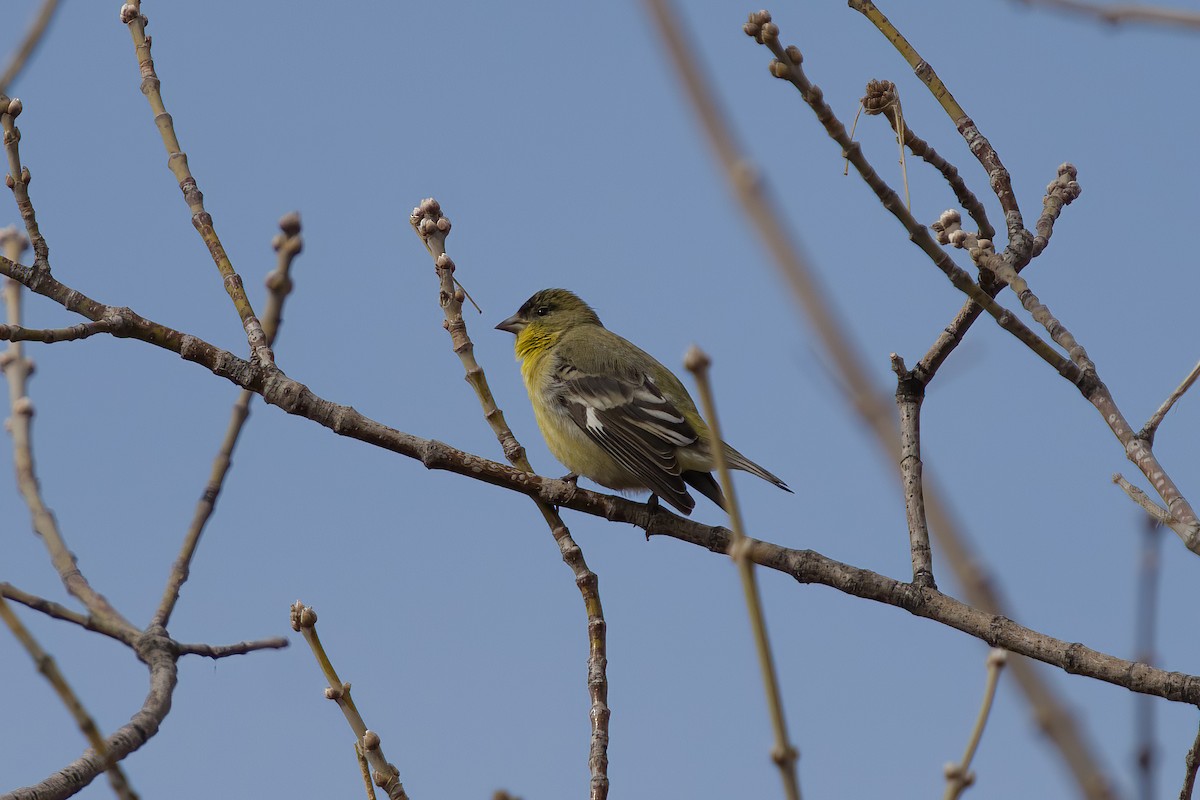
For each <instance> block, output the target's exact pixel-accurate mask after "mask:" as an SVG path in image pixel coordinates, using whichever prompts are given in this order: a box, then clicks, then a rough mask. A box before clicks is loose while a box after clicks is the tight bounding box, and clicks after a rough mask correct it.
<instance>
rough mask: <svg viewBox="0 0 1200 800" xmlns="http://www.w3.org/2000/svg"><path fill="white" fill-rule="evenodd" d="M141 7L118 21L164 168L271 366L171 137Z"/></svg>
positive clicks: (254, 349) (131, 5)
mask: <svg viewBox="0 0 1200 800" xmlns="http://www.w3.org/2000/svg"><path fill="white" fill-rule="evenodd" d="M141 5H142V4H141V0H130V2H128V3H126V4H125V5H123V6H121V22H122V23H123V24H125V25H126V26H128V28H129V33H130V35H131V36H132V37H133V45H134V53H135V55H136V56H137V60H138V69H139V70H140V71H141V75H142V84H141V89H142V94H144V95H145V96H146V99H147V100H148V101H149V102H150V110H151V111H152V112H153V113H154V124H155V126H156V127H157V128H158V132H159V134H161V136H162V141H163V145H164V146H165V147H166V148H167V166H168V167H169V168H170V170H171V172H172V174H174V176H175V179H176V180H177V181H178V182H179V188H180V190H181V191H182V192H183V199H184V201H185V202H186V203H187V204H188V209H190V210H191V212H192V226H193V227H195V229H196V231H197V232H198V233H199V234H200V238H201V239H203V240H204V245H205V246H206V247H207V248H208V252H209V253H210V254H211V255H212V259H213V263H215V264H216V266H217V271H218V272H220V273H221V279H222V282H223V283H224V285H225V291H226V292H227V293H228V294H229V299H230V300H232V301H233V306H234V308H235V309H237V313H238V317H240V318H241V320H242V328H243V330H245V332H246V341H247V342H249V344H250V352H251V353H252V354H253V356H254V357H255V358H256V359H258V361H259V363H261V364H264V365H266V364H274V363H275V356H274V354H273V353H272V352H271V345H270V343H269V342H268V341H267V335H266V332H265V331H264V330H263V326H262V323H261V322H259V319H258V317H257V316H256V315H255V313H254V306H253V305H251V303H250V298H248V297H247V296H246V290H245V288H244V287H243V286H242V278H241V276H240V275H238V274H237V272H236V271H235V270H234V268H233V263H232V262H231V261H230V260H229V256H228V254H227V253H226V252H225V246H224V245H223V244H221V239H220V237H219V236H217V232H216V230H215V229H214V228H213V219H212V215H211V214H209V213H208V211H206V210H205V208H204V194H203V193H202V192H201V191H200V187H199V186H197V185H196V178H195V177H194V176H193V175H192V171H191V170H190V169H189V168H188V160H187V154H186V153H184V152H183V150H182V148H181V147H180V145H179V139H178V137H177V136H176V135H175V123H174V121H173V120H172V118H171V115H170V114H168V113H167V109H166V106H165V105H164V103H163V97H162V91H161V89H162V82H161V81H160V80H159V78H158V75H157V74H156V73H155V71H154V60H153V59H152V58H151V57H150V37H148V36H146V25H147V24H149V23H148V21H147V20H146V17H144V16H143V15H142V10H141Z"/></svg>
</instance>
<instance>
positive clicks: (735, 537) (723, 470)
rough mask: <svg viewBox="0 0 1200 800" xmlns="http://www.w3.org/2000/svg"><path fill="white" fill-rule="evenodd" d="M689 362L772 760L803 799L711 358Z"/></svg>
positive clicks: (695, 350)
mask: <svg viewBox="0 0 1200 800" xmlns="http://www.w3.org/2000/svg"><path fill="white" fill-rule="evenodd" d="M683 363H684V366H685V367H687V369H688V371H689V372H691V373H692V375H694V376H695V378H696V388H697V389H698V390H699V392H700V402H701V404H702V406H703V408H704V416H705V418H706V419H707V421H708V427H709V428H710V429H711V432H712V451H713V461H714V462H716V468H717V475H718V476H719V477H720V479H721V491H722V492H724V494H725V504H726V506H727V507H728V510H729V527H730V528H731V529H732V533H731V535H730V537H729V556H730V558H732V559H733V563H734V564H735V565H736V566H737V570H738V574H739V575H740V576H741V579H742V593H743V594H744V595H745V598H746V610H747V611H748V612H749V614H750V630H751V632H752V633H753V634H754V649H755V651H756V652H757V654H758V665H759V668H760V670H761V671H762V679H763V689H764V691H765V692H766V694H767V710H768V712H769V713H770V715H771V729H772V731H773V732H774V734H775V746H774V748H773V749H772V750H771V760H772V761H774V762H775V765H776V766H778V767H779V774H780V778H781V779H782V780H783V793H784V796H785V797H787V798H788V800H800V781H799V779H798V778H797V777H796V761H797V760H799V758H800V753H799V752H798V751H797V750H796V748H795V746H794V745H793V744H792V742H791V740H790V739H789V738H788V732H787V719H786V718H785V717H784V714H783V697H782V694H781V693H780V690H779V675H778V673H777V671H776V669H775V658H774V656H773V655H772V654H771V640H770V638H769V637H768V636H767V620H766V616H765V615H764V614H763V610H762V597H761V596H760V595H759V592H758V579H757V578H756V577H755V574H754V561H753V560H752V559H751V557H750V551H751V550H753V549H754V545H755V541H754V540H753V539H751V538H750V537H748V536H747V535H746V533H745V525H744V524H743V522H742V511H741V508H740V507H739V506H738V501H737V492H736V491H735V490H734V487H733V478H731V477H730V475H729V463H728V462H727V461H726V460H725V442H724V440H723V439H722V438H721V423H720V420H719V419H718V418H717V402H716V400H715V399H714V397H713V390H712V385H711V384H710V383H709V379H708V368H709V367H710V366H711V365H712V359H710V358H709V357H708V354H707V353H705V352H703V351H702V350H701V349H700V348H699V347H696V345H692V346H691V347H690V348H689V349H688V351H687V354H686V355H685V356H684V357H683Z"/></svg>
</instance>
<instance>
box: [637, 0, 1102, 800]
mask: <svg viewBox="0 0 1200 800" xmlns="http://www.w3.org/2000/svg"><path fill="white" fill-rule="evenodd" d="M647 2H648V3H649V6H650V8H651V10H652V12H653V16H654V19H655V22H656V23H657V25H658V33H659V36H660V38H661V39H662V40H663V41H665V42H666V44H667V49H668V51H669V52H670V54H671V59H672V62H673V63H674V65H675V67H676V70H677V72H678V74H679V76H680V77H681V79H682V81H683V84H684V86H685V88H686V91H687V95H688V97H689V99H690V100H691V101H692V105H693V107H694V108H695V109H696V111H697V115H698V116H699V117H700V119H701V121H702V122H703V126H704V129H705V132H706V134H707V135H708V138H709V140H710V142H711V143H712V144H713V146H714V150H716V151H717V155H718V158H719V160H720V163H721V165H722V167H723V168H724V171H725V174H726V175H727V176H728V177H729V179H730V182H731V183H732V184H733V188H734V190H735V193H736V194H737V197H738V199H739V200H740V201H741V203H742V206H743V208H744V210H745V211H746V213H747V216H748V217H749V219H750V220H751V222H752V223H753V224H754V225H755V226H756V227H757V228H758V230H759V233H760V235H761V236H762V238H763V241H764V242H765V243H766V244H767V247H768V249H769V250H770V252H771V254H772V256H774V258H775V260H776V263H777V265H778V266H779V268H780V270H781V271H782V272H783V274H784V276H785V278H786V279H787V280H788V282H789V284H790V285H791V286H792V288H793V290H794V291H795V293H796V294H797V300H798V302H799V303H800V305H801V307H802V308H803V309H804V310H805V311H806V313H807V315H808V320H809V322H810V324H811V325H812V326H813V328H814V329H815V330H816V331H817V333H818V335H819V336H820V337H821V340H822V343H823V344H824V345H825V346H826V348H827V349H828V350H829V352H830V354H831V359H830V362H831V363H833V364H835V365H837V367H838V370H839V372H840V374H841V377H842V379H843V382H844V383H845V384H846V385H847V386H848V387H849V390H850V393H851V397H852V398H853V406H854V408H855V409H856V410H857V411H858V412H859V413H860V414H861V415H862V417H863V418H864V420H865V421H866V422H867V424H868V426H869V428H870V429H871V430H872V432H873V433H874V434H875V435H876V438H877V440H878V442H879V445H880V447H881V449H882V450H883V451H884V453H885V454H886V457H887V458H888V459H889V460H890V461H891V462H892V463H896V462H897V461H898V460H899V456H900V443H899V437H898V436H897V435H896V430H895V424H894V422H893V420H892V418H891V415H890V414H889V413H888V408H887V404H886V403H885V402H883V401H882V399H881V398H880V397H879V394H878V392H876V391H875V388H874V386H873V384H872V382H871V379H870V377H869V373H868V371H867V370H866V369H865V367H864V366H863V365H862V362H861V359H860V358H859V357H858V354H857V353H856V352H855V351H854V350H853V349H852V348H851V347H850V345H849V343H848V339H849V337H847V336H844V335H843V334H842V331H843V330H844V327H843V326H842V325H840V324H838V323H836V322H835V321H834V315H833V312H832V310H831V304H830V302H829V301H828V300H827V299H826V298H825V297H824V294H823V293H822V292H821V291H820V289H819V287H818V285H817V282H816V280H815V278H814V277H813V276H812V275H811V272H810V269H809V267H808V264H807V262H806V261H805V259H803V258H802V257H801V255H800V252H799V247H798V246H797V245H796V244H795V243H794V242H793V240H792V238H791V237H790V236H789V235H788V234H787V232H786V230H787V229H786V227H785V225H784V224H783V220H782V218H781V215H780V213H779V211H778V208H777V206H776V205H775V204H774V203H772V202H770V200H769V195H768V193H767V190H766V188H765V186H764V183H765V181H764V180H763V179H762V178H761V177H760V176H757V175H756V174H755V173H753V172H752V171H751V170H749V169H748V168H747V167H746V166H745V162H744V161H743V159H742V157H741V155H740V153H739V149H738V147H737V146H736V143H735V140H734V137H733V133H732V131H730V130H729V127H728V124H727V123H726V121H725V118H724V115H723V114H721V112H720V109H719V106H718V104H717V102H716V99H715V98H714V97H713V96H712V90H711V83H710V82H708V81H706V80H704V79H703V77H702V74H703V73H702V65H701V60H700V58H699V56H698V54H697V53H696V52H694V50H693V48H691V47H690V46H689V45H688V43H687V41H686V39H685V37H684V36H683V35H682V34H681V33H680V31H679V30H678V28H679V26H680V20H679V18H678V16H677V15H676V14H674V13H672V11H671V10H670V5H669V0H647ZM743 30H744V31H745V32H746V34H747V35H749V36H752V37H753V38H755V40H756V41H759V42H762V43H763V44H764V45H766V46H767V47H768V48H769V49H770V50H771V52H772V53H774V54H775V56H776V64H774V65H772V74H774V75H777V76H780V77H785V78H787V79H788V80H790V81H791V82H792V83H793V84H795V85H796V87H797V88H798V89H800V91H801V94H802V96H803V97H804V99H805V101H806V102H808V103H809V105H810V106H812V107H813V109H814V111H816V112H817V118H818V120H820V121H821V122H822V123H823V124H824V125H825V127H826V131H827V132H829V133H830V135H831V136H834V135H835V134H836V136H835V138H836V139H837V141H838V142H839V143H842V150H843V152H844V153H848V154H850V156H851V160H852V162H853V163H855V168H856V169H859V170H860V174H863V176H864V178H866V177H868V175H870V176H873V177H875V178H877V175H875V172H874V170H873V169H872V168H871V167H870V165H869V164H867V162H866V160H865V159H864V158H863V157H862V153H861V148H860V147H858V145H857V144H854V143H852V142H850V141H849V140H848V138H847V137H846V134H845V128H844V126H842V124H841V123H840V122H839V121H838V120H837V118H836V116H835V115H834V114H833V111H832V109H830V108H829V107H828V105H827V104H826V103H824V101H823V99H822V95H821V92H820V90H819V89H817V88H816V87H815V86H813V85H812V84H811V83H809V82H808V79H807V78H806V77H805V76H804V73H803V71H802V70H801V69H800V61H801V60H802V56H801V54H800V51H799V49H798V48H795V47H789V48H786V49H785V48H784V47H783V46H782V45H781V44H780V41H779V28H778V26H777V25H775V24H774V23H773V22H771V18H770V14H768V13H766V12H760V13H758V14H752V15H751V17H750V19H749V21H748V22H747V24H746V25H745V26H744V28H743ZM751 175H753V176H754V177H753V179H751V177H750V176H751ZM880 183H882V181H880ZM888 192H889V193H890V195H889V201H888V203H886V204H885V205H887V207H888V209H889V210H890V211H891V212H892V214H893V215H895V216H897V217H898V218H903V217H904V216H905V215H907V216H908V217H911V214H908V213H907V211H906V210H905V209H904V208H903V205H902V204H900V203H899V202H898V198H896V199H894V200H893V199H892V198H895V192H893V191H891V190H890V189H888ZM1018 221H1019V220H1018ZM911 223H912V224H911V227H910V226H909V224H907V223H906V229H907V230H909V231H910V233H911V234H912V236H913V237H914V241H916V239H917V238H918V237H925V238H926V239H929V242H928V244H929V246H931V247H932V248H933V250H934V252H933V253H931V257H932V256H936V258H937V260H935V263H939V262H940V261H944V262H945V263H946V264H947V265H948V266H947V268H946V270H945V271H946V274H947V275H948V276H951V277H952V280H954V277H953V276H955V275H957V273H959V272H962V270H960V269H959V268H958V267H957V266H956V265H954V264H953V262H952V261H951V260H950V258H949V257H948V256H947V255H946V254H945V253H944V252H943V251H941V248H940V247H939V246H938V245H937V244H936V243H935V242H933V241H932V238H931V237H929V236H928V232H927V231H926V230H925V227H924V226H922V225H920V224H917V223H916V221H915V220H911ZM1010 224H1011V223H1010ZM939 267H941V263H939ZM960 278H961V276H960ZM960 282H962V281H961V279H959V280H955V286H956V287H957V286H959V285H960ZM969 287H973V289H969ZM963 288H964V291H968V289H969V294H970V296H971V299H972V300H975V301H976V302H978V303H980V304H981V305H984V306H985V308H989V310H992V309H995V310H996V314H997V319H998V321H1000V319H1001V318H1002V317H1011V314H1009V313H1008V312H1007V311H1004V310H1003V309H1000V308H999V307H998V306H996V304H995V303H994V301H992V300H991V299H990V298H989V297H987V295H985V294H982V291H981V290H980V289H979V287H978V284H976V283H975V282H974V281H972V280H970V278H969V277H967V278H966V281H965V284H964V287H963ZM1019 327H1020V328H1024V326H1023V325H1022V326H1019ZM1005 329H1006V330H1013V331H1014V332H1015V331H1016V330H1018V329H1017V328H1010V327H1007V326H1006V327H1005ZM1024 334H1025V335H1026V338H1022V341H1024V342H1026V343H1027V344H1029V345H1030V347H1031V349H1033V350H1034V352H1037V353H1038V354H1039V356H1041V357H1042V358H1044V359H1045V360H1047V361H1048V362H1049V363H1052V364H1055V365H1056V368H1058V369H1059V370H1060V372H1061V373H1062V374H1063V375H1068V374H1071V375H1077V374H1078V373H1079V370H1078V368H1077V367H1075V366H1074V365H1073V364H1071V363H1070V361H1068V360H1066V359H1064V358H1063V357H1062V356H1061V355H1060V354H1059V353H1057V352H1056V351H1053V350H1052V349H1051V348H1050V346H1049V345H1048V344H1047V343H1045V342H1044V341H1042V340H1041V339H1040V338H1039V337H1037V336H1036V334H1034V333H1033V332H1032V331H1029V330H1028V329H1024ZM1028 337H1031V338H1028ZM931 484H932V481H926V496H925V500H926V513H927V514H928V516H929V521H930V527H931V528H932V533H933V534H934V535H935V536H937V538H938V543H939V547H940V548H941V552H942V553H943V555H944V556H945V557H946V559H947V561H948V562H949V563H950V564H951V566H952V568H953V569H954V571H955V574H956V575H957V577H958V579H959V582H960V583H961V584H962V586H963V589H964V591H965V592H966V595H967V598H968V600H969V602H970V603H971V605H972V606H975V607H976V608H979V609H980V610H983V611H985V612H988V613H992V614H998V615H1000V614H1003V613H1004V612H1003V608H1004V606H1005V604H1004V603H1003V602H1002V601H1001V599H1000V596H999V592H998V591H997V590H996V589H995V585H994V581H992V580H991V579H990V577H989V576H987V575H986V573H985V572H984V570H983V568H982V566H981V562H980V560H979V559H978V558H977V557H975V556H974V555H973V554H972V553H971V552H970V548H969V546H968V544H967V542H966V539H965V537H964V536H963V535H962V534H961V533H960V532H959V526H958V525H957V524H956V522H955V520H954V518H953V516H952V514H951V513H950V510H949V508H947V507H946V506H944V505H943V504H942V503H941V501H940V496H939V494H938V492H936V491H935V490H934V489H933V486H932V485H931ZM1012 669H1013V674H1014V676H1015V677H1016V679H1017V682H1018V684H1019V685H1020V686H1021V688H1022V690H1023V693H1024V694H1025V697H1026V699H1027V701H1028V703H1029V706H1030V708H1031V709H1032V710H1033V712H1034V714H1035V715H1036V717H1037V719H1038V722H1039V723H1040V724H1041V725H1042V727H1043V729H1044V730H1045V731H1046V733H1047V734H1048V735H1049V737H1050V739H1051V741H1053V742H1054V744H1055V745H1056V746H1057V747H1058V748H1059V751H1060V753H1061V755H1062V757H1063V759H1064V761H1066V762H1067V764H1068V765H1069V766H1070V768H1071V770H1072V773H1073V774H1074V776H1075V778H1076V781H1077V782H1078V784H1079V786H1080V787H1081V788H1082V789H1083V790H1084V792H1085V794H1086V795H1087V796H1088V797H1089V798H1095V799H1097V800H1098V799H1099V798H1108V797H1110V796H1111V790H1110V789H1109V782H1108V780H1107V778H1106V777H1105V776H1104V773H1103V772H1102V771H1101V768H1100V764H1099V761H1098V760H1097V759H1096V757H1095V756H1094V754H1093V753H1092V752H1091V748H1090V746H1089V745H1088V743H1087V742H1086V740H1085V739H1084V737H1083V734H1082V732H1081V731H1080V730H1079V729H1078V727H1077V726H1076V724H1075V721H1074V719H1073V718H1072V717H1071V715H1070V713H1069V712H1068V710H1067V709H1066V707H1065V706H1063V704H1062V703H1061V702H1060V701H1059V700H1058V698H1057V697H1056V696H1055V694H1054V693H1053V692H1052V691H1051V689H1050V687H1049V686H1048V685H1047V684H1046V682H1045V681H1044V680H1043V679H1042V677H1041V676H1040V675H1039V674H1038V673H1037V671H1036V669H1035V668H1034V666H1033V665H1032V664H1031V663H1029V662H1025V661H1022V660H1021V659H1014V663H1013V665H1012Z"/></svg>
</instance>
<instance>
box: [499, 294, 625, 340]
mask: <svg viewBox="0 0 1200 800" xmlns="http://www.w3.org/2000/svg"><path fill="white" fill-rule="evenodd" d="M578 325H600V327H604V326H603V325H602V324H601V322H600V318H599V317H598V316H596V312H595V311H593V310H592V307H591V306H589V305H588V304H587V303H585V302H583V301H582V300H580V299H579V297H578V295H576V294H575V293H574V292H569V291H567V290H566V289H542V290H541V291H540V292H538V293H537V294H535V295H534V296H533V297H531V298H529V299H528V300H526V301H525V304H524V305H522V306H521V307H520V308H519V309H518V310H517V313H515V314H513V315H512V316H511V317H509V318H508V319H506V320H504V321H503V322H501V323H500V324H499V325H497V326H496V329H497V330H501V331H508V332H509V333H515V334H516V335H517V340H518V343H519V342H520V340H522V339H529V338H539V339H540V338H542V337H547V336H550V337H553V336H557V335H558V334H560V333H562V332H563V331H565V330H567V329H569V328H574V327H576V326H578Z"/></svg>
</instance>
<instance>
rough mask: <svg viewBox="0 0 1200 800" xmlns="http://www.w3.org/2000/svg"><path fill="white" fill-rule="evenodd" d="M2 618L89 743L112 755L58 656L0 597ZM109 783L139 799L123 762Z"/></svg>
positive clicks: (124, 799)
mask: <svg viewBox="0 0 1200 800" xmlns="http://www.w3.org/2000/svg"><path fill="white" fill-rule="evenodd" d="M0 619H3V620H4V623H5V624H6V625H8V629H9V630H10V631H12V633H13V636H15V637H16V639H17V641H19V642H20V643H21V646H22V647H24V648H25V652H27V653H29V657H30V658H32V659H33V663H34V664H35V665H37V670H38V672H40V673H41V674H42V677H44V678H45V679H46V681H47V682H48V683H49V684H50V686H51V687H53V689H54V693H55V694H57V695H58V699H59V700H61V701H62V704H63V705H64V706H66V707H67V711H69V712H70V713H71V716H72V717H73V718H74V719H75V724H76V725H78V726H79V730H80V731H81V732H82V733H83V736H84V738H85V739H87V740H88V744H90V745H91V746H92V748H93V749H94V750H95V751H96V752H97V753H98V754H99V755H100V756H102V757H103V756H106V755H107V754H108V747H107V746H106V745H105V743H104V736H103V734H101V733H100V728H99V727H97V725H96V721H95V720H94V719H92V715H91V714H90V713H88V710H87V709H86V708H84V707H83V702H82V701H81V700H80V699H79V695H77V694H75V690H74V689H72V688H71V684H69V683H68V682H67V679H66V676H64V675H63V674H62V672H61V671H60V670H59V669H58V664H57V663H56V662H55V661H54V657H53V656H52V655H50V654H49V653H47V652H46V651H45V650H43V649H42V646H41V645H40V644H38V641H37V639H35V638H34V637H33V634H32V633H31V632H30V631H29V629H28V628H26V627H25V625H24V624H23V623H22V622H21V620H20V618H18V617H17V615H16V614H15V613H13V610H12V608H11V607H10V606H9V605H8V603H7V602H6V601H5V600H4V598H3V597H0ZM108 782H109V785H110V786H112V790H113V793H114V794H116V796H117V797H119V798H121V800H137V793H136V792H134V791H133V787H131V786H130V785H129V781H128V780H127V779H126V777H125V772H124V771H123V770H122V769H121V766H120V764H117V763H115V762H114V763H113V764H112V766H110V767H109V768H108Z"/></svg>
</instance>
